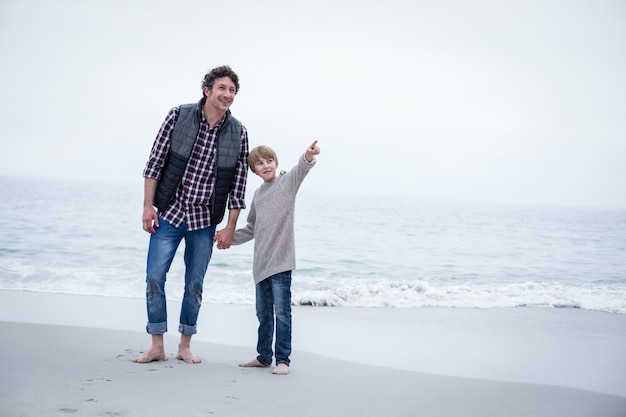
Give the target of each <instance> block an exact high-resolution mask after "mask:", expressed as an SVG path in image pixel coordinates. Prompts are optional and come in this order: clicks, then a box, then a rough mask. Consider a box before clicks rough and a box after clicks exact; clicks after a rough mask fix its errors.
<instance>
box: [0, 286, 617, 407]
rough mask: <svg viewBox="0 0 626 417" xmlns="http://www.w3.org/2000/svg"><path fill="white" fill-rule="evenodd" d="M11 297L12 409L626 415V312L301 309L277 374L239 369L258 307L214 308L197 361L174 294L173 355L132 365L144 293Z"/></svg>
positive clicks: (1, 372) (8, 368) (7, 359)
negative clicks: (188, 350) (286, 368)
mask: <svg viewBox="0 0 626 417" xmlns="http://www.w3.org/2000/svg"><path fill="white" fill-rule="evenodd" d="M0 306H1V307H0V334H1V335H2V343H1V344H0V416H2V417H14V416H24V417H27V416H37V417H41V416H57V415H64V416H66V415H80V416H177V417H178V416H280V415H292V416H348V417H350V416H355V417H356V416H418V415H419V416H432V417H437V416H469V417H473V416H476V417H478V416H480V417H488V416H498V417H502V416H546V417H547V416H550V417H554V416H568V417H575V416H581V417H582V416H585V417H590V416H594V417H601V416H615V417H625V416H626V372H624V370H625V369H626V365H625V359H624V357H625V356H626V355H624V352H626V316H624V315H616V314H608V313H595V312H589V311H582V310H573V309H502V310H497V309H496V310H463V309H408V310H404V309H338V308H311V307H296V308H295V309H294V353H293V355H292V366H291V369H290V374H289V375H286V376H276V375H272V374H271V368H268V369H257V368H254V369H251V368H240V367H238V366H237V364H238V363H239V362H241V361H243V360H248V359H251V358H253V357H254V355H255V352H254V342H255V338H256V335H255V334H254V331H255V327H256V323H255V320H256V318H255V317H254V312H253V311H254V310H253V307H252V306H239V305H211V304H208V305H205V306H203V311H202V314H201V317H200V320H201V321H200V326H199V331H200V333H199V334H198V335H197V336H195V337H194V341H193V344H192V347H193V350H194V353H195V354H196V355H198V356H200V357H202V359H203V362H202V363H201V364H197V365H190V364H186V363H184V362H182V361H179V360H176V359H175V358H174V354H175V353H176V345H177V342H178V335H177V334H176V332H175V331H174V330H175V329H176V326H175V322H176V320H175V318H176V316H177V312H178V311H177V308H178V306H177V303H176V302H174V301H172V302H171V303H170V307H169V308H170V316H174V317H172V319H173V323H174V324H173V325H171V326H170V329H172V330H171V331H170V333H168V334H167V336H166V339H165V340H166V349H167V352H168V360H167V361H163V362H153V363H150V364H136V363H134V362H132V360H131V359H132V358H134V357H135V356H137V355H138V354H140V353H141V352H142V351H144V350H145V349H146V348H147V347H148V345H149V340H150V339H149V336H148V335H147V334H146V333H145V331H143V327H144V325H145V312H144V311H143V309H144V304H143V300H141V299H120V298H107V297H92V296H74V295H62V294H43V293H28V292H15V291H0ZM203 333H204V334H203ZM559 352H560V354H559ZM346 359H350V360H346ZM402 368H404V370H403V369H402ZM538 381H539V382H538ZM581 387H583V388H581Z"/></svg>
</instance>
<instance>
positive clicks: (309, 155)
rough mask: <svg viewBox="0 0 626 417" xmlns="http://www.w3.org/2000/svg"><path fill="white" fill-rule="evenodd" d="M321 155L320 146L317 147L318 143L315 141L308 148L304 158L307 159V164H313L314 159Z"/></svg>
mask: <svg viewBox="0 0 626 417" xmlns="http://www.w3.org/2000/svg"><path fill="white" fill-rule="evenodd" d="M319 154H320V148H319V146H317V141H315V142H313V143H312V144H311V145H310V146H309V147H308V148H306V152H305V154H304V158H305V159H306V161H307V162H311V161H313V157H314V156H315V155H319Z"/></svg>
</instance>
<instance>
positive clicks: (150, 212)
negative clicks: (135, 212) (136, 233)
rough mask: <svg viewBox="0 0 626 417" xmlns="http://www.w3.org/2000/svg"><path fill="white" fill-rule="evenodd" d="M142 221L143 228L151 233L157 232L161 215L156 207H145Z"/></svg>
mask: <svg viewBox="0 0 626 417" xmlns="http://www.w3.org/2000/svg"><path fill="white" fill-rule="evenodd" d="M142 221H143V230H145V231H146V232H148V233H150V234H153V233H155V232H156V229H155V227H159V216H158V214H157V211H156V210H155V209H154V207H144V209H143V218H142Z"/></svg>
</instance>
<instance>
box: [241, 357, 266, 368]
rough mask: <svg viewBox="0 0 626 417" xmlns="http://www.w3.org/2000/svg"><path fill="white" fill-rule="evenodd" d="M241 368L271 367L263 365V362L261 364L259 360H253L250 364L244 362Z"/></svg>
mask: <svg viewBox="0 0 626 417" xmlns="http://www.w3.org/2000/svg"><path fill="white" fill-rule="evenodd" d="M239 366H241V367H242V368H269V365H263V364H262V363H261V362H259V360H258V359H252V360H251V361H248V362H242V363H240V364H239Z"/></svg>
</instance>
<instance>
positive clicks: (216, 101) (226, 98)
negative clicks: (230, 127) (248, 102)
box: [204, 77, 236, 112]
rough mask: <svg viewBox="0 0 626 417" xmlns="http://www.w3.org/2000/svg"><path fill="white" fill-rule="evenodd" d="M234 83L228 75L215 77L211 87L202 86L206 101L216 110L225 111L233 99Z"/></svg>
mask: <svg viewBox="0 0 626 417" xmlns="http://www.w3.org/2000/svg"><path fill="white" fill-rule="evenodd" d="M235 92H236V87H235V83H234V82H233V81H232V80H231V79H230V78H229V77H222V78H217V79H216V80H215V83H214V84H213V89H211V90H209V88H208V87H204V94H206V96H207V102H208V103H209V104H210V105H211V106H212V107H213V108H215V109H216V110H219V111H221V112H225V111H226V110H228V108H229V107H230V105H231V104H233V101H234V100H235Z"/></svg>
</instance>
